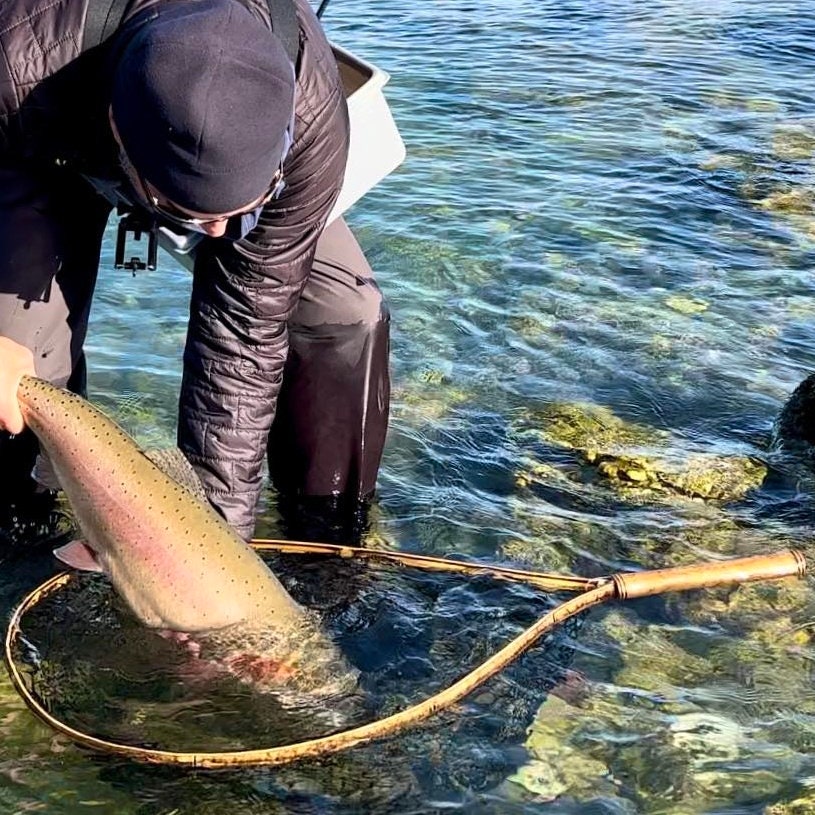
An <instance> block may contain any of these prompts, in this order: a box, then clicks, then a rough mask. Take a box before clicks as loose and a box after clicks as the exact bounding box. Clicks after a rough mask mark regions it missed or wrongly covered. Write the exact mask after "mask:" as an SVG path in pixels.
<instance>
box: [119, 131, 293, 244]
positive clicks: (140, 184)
mask: <svg viewBox="0 0 815 815" xmlns="http://www.w3.org/2000/svg"><path fill="white" fill-rule="evenodd" d="M286 135H287V137H288V135H289V134H288V133H287V134H286ZM286 141H287V143H286V149H285V150H284V151H283V156H282V157H281V159H280V165H279V166H278V168H277V170H276V171H275V174H274V176H272V181H271V185H270V187H269V190H268V192H266V193H265V194H264V195H263V196H262V197H261V198H260V199H258V200H256V201H253V202H252V203H251V204H249V206H247V207H246V208H245V209H242V210H239V211H238V212H231V213H229V214H228V215H223V216H221V215H215V216H212V217H209V218H198V217H194V216H192V215H190V214H189V213H187V212H184V210H183V209H181V208H180V207H178V205H176V204H174V203H173V202H172V201H170V200H169V199H168V198H165V197H164V196H163V195H162V194H161V193H160V192H159V191H158V190H157V189H156V188H155V187H154V186H153V185H152V184H151V183H150V182H149V181H148V180H147V179H146V178H143V177H142V176H141V174H140V173H139V171H138V170H137V169H136V168H135V167H134V166H133V163H132V162H131V161H130V158H129V157H128V155H127V153H125V151H124V148H123V147H122V146H121V145H119V164H120V165H121V167H122V170H123V171H124V173H125V175H126V176H127V177H128V179H129V180H130V182H131V186H132V187H133V189H134V191H135V192H136V194H137V195H138V196H139V198H140V199H141V202H142V204H144V205H146V206H147V208H148V209H152V210H153V211H154V212H156V213H158V214H159V215H160V216H161V217H162V218H165V219H166V220H168V221H170V222H172V223H174V224H176V225H177V226H180V227H182V228H184V229H192V230H197V229H198V228H200V227H203V226H206V225H207V224H211V223H214V222H215V221H222V220H228V219H229V218H235V217H240V216H242V215H252V216H254V217H255V220H257V216H259V215H260V211H261V210H262V209H263V207H264V206H266V204H268V203H269V201H273V200H274V199H275V198H278V197H279V196H280V194H281V193H282V192H283V190H284V188H285V186H286V182H285V179H284V177H283V162H284V161H285V159H286V156H287V155H288V152H289V147H290V146H291V139H290V138H287V140H286Z"/></svg>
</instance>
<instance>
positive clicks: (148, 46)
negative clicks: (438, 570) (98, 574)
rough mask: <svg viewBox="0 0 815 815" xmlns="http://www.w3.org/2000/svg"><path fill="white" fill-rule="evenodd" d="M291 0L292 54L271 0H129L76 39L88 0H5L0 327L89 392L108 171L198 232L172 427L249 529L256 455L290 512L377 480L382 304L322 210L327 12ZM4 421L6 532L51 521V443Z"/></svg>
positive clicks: (1, 16) (304, 513) (330, 78)
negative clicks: (110, 28) (91, 319)
mask: <svg viewBox="0 0 815 815" xmlns="http://www.w3.org/2000/svg"><path fill="white" fill-rule="evenodd" d="M285 1H286V2H292V3H294V11H295V13H296V24H297V28H298V29H299V31H298V32H297V33H298V34H299V36H298V37H297V40H298V42H297V43H295V48H296V54H293V56H294V59H292V58H290V56H289V53H287V48H286V46H285V45H284V43H283V40H282V39H281V37H280V36H278V34H276V33H275V31H276V30H278V29H277V28H276V27H275V20H274V19H272V15H271V14H270V12H269V9H268V7H267V5H266V3H265V0H246V2H241V1H240V0H131V2H130V3H129V5H128V6H127V10H126V12H125V13H124V15H123V17H122V20H121V22H120V23H119V24H118V27H117V28H116V30H115V31H114V33H113V35H112V36H109V37H107V38H105V39H104V41H103V42H101V43H100V44H99V45H96V46H94V47H91V48H87V49H85V50H84V51H83V50H82V46H81V43H82V35H83V26H84V23H85V14H86V5H87V2H97V0H85V2H74V1H73V0H71V1H70V2H69V1H68V0H60V1H58V2H56V3H54V2H53V0H8V1H7V2H5V3H3V4H2V7H0V49H2V53H3V59H2V61H0V336H4V337H8V338H10V339H11V340H14V341H15V342H17V343H20V344H21V345H23V346H25V347H27V348H29V349H30V350H31V351H32V352H33V355H34V365H35V369H36V374H37V375H38V376H39V377H41V378H43V379H46V380H48V381H49V382H52V383H54V384H55V385H58V386H62V387H67V388H68V389H70V390H72V391H75V392H77V393H81V394H84V392H85V389H86V368H85V357H84V354H83V343H84V341H85V335H86V330H87V325H88V315H89V309H90V305H91V298H92V295H93V291H94V285H95V281H96V276H97V267H98V265H99V254H100V248H101V243H102V236H103V232H104V229H105V225H106V222H107V219H108V216H109V214H110V210H111V204H110V200H111V199H110V196H109V195H104V194H102V192H100V191H104V190H106V189H107V190H108V191H109V190H111V189H114V190H115V191H116V192H117V193H118V194H120V195H121V197H122V198H124V199H126V200H127V201H128V202H129V204H130V206H131V208H132V210H133V212H134V213H136V214H137V215H138V216H139V217H140V218H145V219H147V221H148V222H154V223H157V224H159V225H163V226H166V227H168V228H169V229H171V230H172V231H173V232H174V233H175V234H177V235H180V236H182V237H184V236H189V235H192V234H197V235H200V236H201V240H200V242H199V243H198V244H197V246H196V249H195V255H194V258H195V259H194V273H193V283H192V295H191V300H190V312H189V323H188V327H187V338H186V345H185V348H184V355H183V375H182V382H181V392H180V399H179V409H178V445H179V447H180V448H181V450H182V451H183V452H184V454H185V455H186V456H187V458H188V459H189V461H190V462H191V464H192V465H193V467H194V468H195V470H196V472H197V473H198V475H199V477H200V479H201V481H202V483H203V486H204V489H205V491H206V493H207V495H208V497H209V499H210V501H211V502H212V504H213V505H214V506H215V508H216V509H217V510H218V511H219V512H221V514H222V515H223V516H224V517H225V518H226V519H227V521H229V523H230V524H232V526H233V527H234V528H235V529H236V530H237V531H238V532H239V533H240V534H241V535H243V536H244V537H247V538H248V537H250V536H251V535H252V533H253V530H254V525H255V512H256V505H257V502H258V497H259V494H260V491H261V488H262V471H263V461H264V458H267V460H268V465H269V472H270V475H271V478H272V480H273V483H274V485H275V486H276V487H277V489H278V490H279V493H280V495H281V498H282V499H283V505H284V506H285V507H288V513H289V514H288V517H289V518H290V519H295V521H296V519H298V518H300V519H302V518H309V517H311V515H310V513H311V511H312V510H315V511H317V510H320V513H319V514H320V515H321V517H328V518H329V519H332V524H333V525H332V524H329V527H330V528H328V529H324V530H323V531H324V532H325V535H326V536H327V537H330V536H331V532H330V529H334V530H336V529H337V528H339V529H340V530H344V531H342V532H341V534H340V537H341V536H342V535H343V534H346V533H347V532H348V530H352V529H353V524H354V521H359V520H360V518H361V517H363V515H364V507H365V505H366V501H367V500H368V499H369V498H370V496H371V495H372V493H373V491H374V488H375V482H376V476H377V471H378V467H379V463H380V459H381V455H382V448H383V445H384V440H385V433H386V428H387V420H388V403H389V378H388V332H389V316H388V311H387V308H386V306H385V303H384V300H383V297H382V295H381V292H380V290H379V288H378V287H377V285H376V283H375V281H374V278H373V274H372V272H371V269H370V267H369V265H368V263H367V262H366V259H365V257H364V255H363V253H362V251H361V249H360V247H359V245H358V244H357V242H356V240H355V238H354V236H353V235H352V234H351V232H350V230H349V228H348V226H347V225H346V223H345V221H344V220H343V219H342V218H337V219H336V220H334V221H332V222H331V223H330V224H329V225H328V226H326V224H327V220H328V216H329V213H330V212H331V209H332V206H333V204H334V202H335V200H336V198H337V195H338V193H339V190H340V186H341V183H342V179H343V172H344V169H345V163H346V155H347V150H348V113H347V108H346V103H345V98H344V94H343V91H342V87H341V83H340V78H339V74H338V69H337V65H336V62H335V59H334V57H333V54H332V52H331V48H330V46H329V44H328V42H327V40H326V37H325V35H324V32H323V31H322V29H321V27H320V24H319V21H318V20H317V18H316V16H315V15H314V13H313V11H312V9H311V7H310V6H309V4H308V2H307V0H285ZM289 52H291V48H289ZM147 273H148V274H154V275H156V277H158V275H159V274H160V273H159V272H147ZM155 284H156V286H157V287H160V285H161V282H160V280H159V279H156V280H155ZM0 435H2V438H0V461H1V462H2V466H1V467H0V487H2V490H0V527H2V535H1V536H0V538H1V539H4V540H5V541H6V542H10V543H15V542H17V541H20V540H30V539H32V538H36V537H41V536H47V535H48V534H49V525H50V521H51V520H53V518H54V513H53V512H52V511H51V510H52V506H53V502H54V498H55V493H54V488H56V487H57V486H58V485H57V484H56V483H55V482H54V480H53V475H52V474H51V473H50V471H49V467H48V462H47V461H46V460H44V459H43V457H42V456H39V457H37V452H38V451H37V447H36V441H35V439H34V438H33V435H32V434H31V433H30V432H29V431H23V432H22V433H20V434H17V435H10V434H9V433H8V432H2V433H1V434H0ZM35 459H36V462H35ZM343 521H347V522H348V523H347V524H345V525H344V524H343ZM349 524H350V526H349ZM317 528H318V532H317V533H314V536H315V537H319V536H320V534H319V528H320V527H319V525H318V527H317ZM289 531H290V533H292V536H295V535H297V534H298V533H299V534H302V533H303V532H304V529H303V527H302V526H299V527H298V526H297V524H296V523H295V522H294V521H293V522H292V525H291V527H290V529H289ZM305 531H308V530H305Z"/></svg>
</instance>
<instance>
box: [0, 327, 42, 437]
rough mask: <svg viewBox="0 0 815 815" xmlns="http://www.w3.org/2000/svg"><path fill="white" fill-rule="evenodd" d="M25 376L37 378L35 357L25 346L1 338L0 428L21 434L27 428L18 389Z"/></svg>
mask: <svg viewBox="0 0 815 815" xmlns="http://www.w3.org/2000/svg"><path fill="white" fill-rule="evenodd" d="M24 376H36V373H35V371H34V355H33V354H32V353H31V351H30V350H29V349H28V348H26V347H25V346H24V345H20V344H19V343H17V342H14V340H11V339H9V338H8V337H0V428H3V429H5V430H8V432H9V433H20V432H21V431H22V430H23V428H24V427H25V421H24V420H23V414H22V413H21V412H20V403H19V402H18V401H17V388H18V387H19V385H20V380H21V379H22V378H23V377H24Z"/></svg>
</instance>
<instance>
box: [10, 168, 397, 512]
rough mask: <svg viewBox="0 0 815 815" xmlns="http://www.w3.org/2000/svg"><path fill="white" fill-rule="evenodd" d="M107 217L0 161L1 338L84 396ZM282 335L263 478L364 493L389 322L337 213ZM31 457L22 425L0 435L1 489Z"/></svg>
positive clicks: (50, 182)
mask: <svg viewBox="0 0 815 815" xmlns="http://www.w3.org/2000/svg"><path fill="white" fill-rule="evenodd" d="M108 214H109V207H108V206H107V204H106V203H105V202H104V201H103V200H102V199H101V197H100V196H99V195H97V194H96V193H95V192H93V190H92V189H91V188H90V186H89V185H87V184H86V183H85V182H84V181H82V180H81V179H78V178H76V177H74V176H72V175H70V174H69V173H67V172H65V173H63V172H62V171H59V170H56V171H53V172H51V173H48V174H43V175H42V176H40V177H32V176H31V175H30V174H22V173H21V172H19V171H18V170H8V169H4V168H0V335H3V336H8V337H11V338H12V339H14V340H16V341H17V342H19V343H21V344H23V345H26V346H28V347H29V348H31V349H32V351H33V352H34V357H35V365H36V369H37V375H38V376H40V377H42V378H43V379H46V380H48V381H50V382H53V383H54V384H56V385H59V386H67V387H68V388H70V389H71V390H73V391H75V392H77V393H83V394H84V392H85V358H84V354H83V350H82V348H83V343H84V340H85V335H86V331H87V325H88V316H89V312H90V303H91V298H92V295H93V289H94V285H95V282H96V272H97V265H98V258H99V251H100V247H101V242H102V236H103V233H104V229H105V225H106V222H107V218H108ZM145 274H156V275H158V274H160V273H159V272H146V273H145ZM289 334H290V340H289V342H290V348H289V356H288V360H287V363H286V369H285V374H284V381H283V387H282V390H281V393H280V396H279V398H278V405H277V413H276V418H275V422H274V424H273V426H272V432H271V435H270V439H269V448H268V449H269V464H270V472H271V475H272V479H273V481H274V483H275V485H276V486H277V488H278V489H279V490H280V491H281V494H283V495H284V496H285V495H289V496H292V497H293V498H296V499H298V500H301V499H308V498H309V497H312V496H313V497H317V496H320V497H321V498H323V499H324V498H326V497H329V496H330V497H331V500H332V501H334V502H336V501H337V500H338V499H345V498H347V499H350V503H351V504H353V505H356V503H357V501H358V499H361V498H367V497H369V496H370V495H371V493H372V492H373V490H374V487H375V485H376V475H377V471H378V468H379V463H380V459H381V456H382V448H383V445H384V441H385V432H386V429H387V422H388V405H389V375H388V336H389V318H388V313H387V309H386V307H385V304H384V302H383V299H382V295H381V292H380V291H379V288H378V287H377V285H376V283H375V282H374V280H373V273H372V271H371V269H370V266H369V265H368V263H367V261H366V260H365V257H364V255H363V254H362V251H361V249H360V248H359V245H358V244H357V242H356V239H355V238H354V236H353V234H352V233H351V231H350V230H349V229H348V227H347V225H346V224H345V221H344V220H343V219H341V218H340V219H337V220H336V221H334V223H332V224H331V225H330V226H329V227H328V228H327V229H326V231H325V232H324V233H323V235H322V237H321V238H320V241H319V243H318V246H317V254H316V258H315V261H314V264H313V269H312V273H311V275H310V277H309V281H308V283H307V284H306V287H305V289H304V291H303V294H302V297H301V301H300V303H299V305H298V307H297V309H296V310H295V312H294V314H293V315H292V317H291V319H290V321H289ZM36 452H37V445H36V440H35V439H34V438H33V435H32V434H31V433H30V432H29V431H25V432H24V433H22V434H20V435H19V436H16V437H11V436H9V435H8V434H7V433H3V432H0V487H2V488H3V492H2V493H0V495H3V496H10V497H12V498H13V496H15V495H18V494H21V493H22V494H24V493H25V492H27V491H29V490H30V489H31V487H32V486H33V483H32V480H31V478H30V475H29V474H30V473H31V470H32V466H33V464H34V459H35V457H36ZM0 500H2V499H0Z"/></svg>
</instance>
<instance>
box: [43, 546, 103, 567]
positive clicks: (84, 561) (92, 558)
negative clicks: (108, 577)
mask: <svg viewBox="0 0 815 815" xmlns="http://www.w3.org/2000/svg"><path fill="white" fill-rule="evenodd" d="M54 557H56V558H57V560H61V561H62V562H63V563H65V564H66V565H68V566H72V567H73V568H74V569H79V570H80V571H82V572H101V571H104V570H103V569H102V567H101V565H100V564H99V561H98V560H97V559H96V552H94V551H93V549H91V547H90V546H88V544H87V543H85V542H84V541H80V540H76V541H71V542H70V543H66V544H65V546H60V547H59V549H54Z"/></svg>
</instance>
